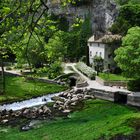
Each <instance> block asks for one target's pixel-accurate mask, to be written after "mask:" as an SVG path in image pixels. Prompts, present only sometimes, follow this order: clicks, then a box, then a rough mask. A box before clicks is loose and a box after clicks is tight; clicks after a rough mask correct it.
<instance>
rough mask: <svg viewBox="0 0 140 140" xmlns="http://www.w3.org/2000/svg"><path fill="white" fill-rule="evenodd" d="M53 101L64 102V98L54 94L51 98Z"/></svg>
mask: <svg viewBox="0 0 140 140" xmlns="http://www.w3.org/2000/svg"><path fill="white" fill-rule="evenodd" d="M51 99H52V100H53V101H61V102H64V99H63V98H61V97H59V96H54V97H52V98H51Z"/></svg>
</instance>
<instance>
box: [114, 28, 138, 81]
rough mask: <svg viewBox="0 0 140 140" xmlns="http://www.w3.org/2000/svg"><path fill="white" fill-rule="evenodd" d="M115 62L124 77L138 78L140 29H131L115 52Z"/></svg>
mask: <svg viewBox="0 0 140 140" xmlns="http://www.w3.org/2000/svg"><path fill="white" fill-rule="evenodd" d="M115 54H116V57H115V61H116V62H117V64H118V66H119V67H120V68H121V69H122V70H123V72H124V74H125V76H127V77H132V78H140V27H138V26H137V27H132V28H130V29H129V30H128V32H127V35H126V36H125V37H124V38H123V39H122V46H121V47H120V48H118V49H117V50H116V51H115Z"/></svg>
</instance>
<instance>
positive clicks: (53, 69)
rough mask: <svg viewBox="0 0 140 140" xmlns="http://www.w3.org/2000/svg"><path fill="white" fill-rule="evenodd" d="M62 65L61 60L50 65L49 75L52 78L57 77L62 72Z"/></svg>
mask: <svg viewBox="0 0 140 140" xmlns="http://www.w3.org/2000/svg"><path fill="white" fill-rule="evenodd" d="M62 70H63V69H62V66H61V63H60V62H54V63H52V64H51V65H50V67H49V69H48V77H49V78H50V79H53V78H56V77H57V76H59V75H60V74H61V73H62Z"/></svg>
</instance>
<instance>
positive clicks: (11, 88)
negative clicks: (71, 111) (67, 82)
mask: <svg viewBox="0 0 140 140" xmlns="http://www.w3.org/2000/svg"><path fill="white" fill-rule="evenodd" d="M63 90H66V87H64V86H61V85H57V84H48V83H43V82H42V83H41V82H35V81H27V80H25V78H24V77H14V76H11V77H10V76H7V77H6V93H5V95H0V102H5V101H10V100H23V99H28V98H32V97H35V96H41V95H46V94H50V93H56V92H59V91H63Z"/></svg>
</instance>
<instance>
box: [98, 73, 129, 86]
mask: <svg viewBox="0 0 140 140" xmlns="http://www.w3.org/2000/svg"><path fill="white" fill-rule="evenodd" d="M96 81H97V82H98V83H100V84H101V85H104V86H117V87H124V88H126V87H127V82H126V81H105V80H103V79H101V78H100V77H98V76H96Z"/></svg>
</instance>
